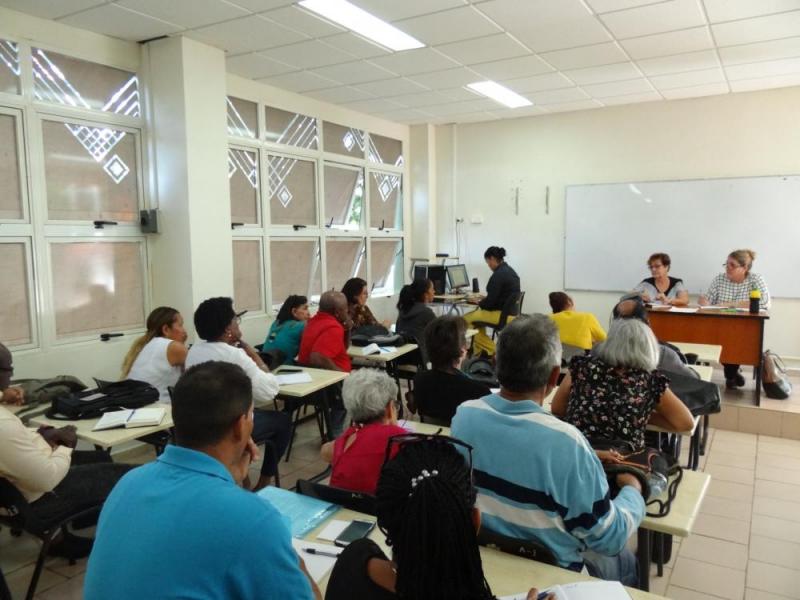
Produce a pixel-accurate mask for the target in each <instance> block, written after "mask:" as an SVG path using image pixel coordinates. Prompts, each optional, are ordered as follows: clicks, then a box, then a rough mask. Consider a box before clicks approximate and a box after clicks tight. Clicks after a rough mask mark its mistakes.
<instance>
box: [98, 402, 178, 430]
mask: <svg viewBox="0 0 800 600" xmlns="http://www.w3.org/2000/svg"><path fill="white" fill-rule="evenodd" d="M166 412H167V411H166V410H165V409H164V408H162V407H158V406H156V407H152V408H136V409H123V410H115V411H113V412H107V413H105V414H104V415H103V416H102V417H100V420H99V421H97V423H95V425H94V427H92V431H105V430H106V429H116V428H117V427H124V428H125V429H132V428H134V427H155V426H156V425H161V421H163V420H164V415H165V414H166Z"/></svg>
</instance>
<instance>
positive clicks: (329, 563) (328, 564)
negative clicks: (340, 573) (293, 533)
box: [292, 538, 342, 583]
mask: <svg viewBox="0 0 800 600" xmlns="http://www.w3.org/2000/svg"><path fill="white" fill-rule="evenodd" d="M292 546H294V549H295V552H297V554H298V555H299V556H300V558H302V559H303V561H304V562H305V563H306V569H308V574H309V575H311V578H312V579H313V580H314V581H316V582H317V583H319V582H320V581H322V580H323V579H324V578H325V575H327V574H328V571H330V570H331V569H332V568H333V565H335V564H336V559H335V558H333V557H330V556H321V555H319V554H311V553H309V552H306V551H305V550H304V549H305V548H313V549H314V550H319V551H321V552H329V553H331V554H336V555H337V556H338V555H339V554H340V553H341V552H342V548H338V547H336V546H331V545H330V544H315V543H314V542H307V541H305V540H298V539H297V538H292Z"/></svg>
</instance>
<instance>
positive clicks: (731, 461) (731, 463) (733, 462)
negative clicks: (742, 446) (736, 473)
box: [708, 451, 756, 469]
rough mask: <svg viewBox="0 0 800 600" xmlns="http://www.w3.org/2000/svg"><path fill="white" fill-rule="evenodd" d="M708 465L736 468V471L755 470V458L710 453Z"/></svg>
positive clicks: (725, 453) (724, 453)
mask: <svg viewBox="0 0 800 600" xmlns="http://www.w3.org/2000/svg"><path fill="white" fill-rule="evenodd" d="M708 464H709V465H722V466H725V467H736V468H737V469H755V468H756V457H755V456H742V455H741V454H728V453H727V452H716V451H712V452H711V453H710V455H709V456H708Z"/></svg>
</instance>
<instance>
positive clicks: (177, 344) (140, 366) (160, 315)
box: [122, 306, 187, 402]
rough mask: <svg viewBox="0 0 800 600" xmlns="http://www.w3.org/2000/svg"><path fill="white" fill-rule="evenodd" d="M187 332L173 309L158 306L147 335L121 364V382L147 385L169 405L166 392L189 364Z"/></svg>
mask: <svg viewBox="0 0 800 600" xmlns="http://www.w3.org/2000/svg"><path fill="white" fill-rule="evenodd" d="M185 341H186V329H184V327H183V317H182V316H181V313H179V312H178V311H177V310H175V309H174V308H170V307H169V306H159V307H158V308H156V309H155V310H154V311H153V312H151V313H150V316H149V317H147V332H146V333H145V334H144V335H143V336H142V337H140V338H138V339H137V340H136V341H135V342H133V345H132V346H131V349H130V350H129V351H128V354H127V356H125V360H124V361H123V363H122V379H136V380H137V381H146V382H147V383H149V384H150V385H152V386H153V387H154V388H156V389H157V390H158V393H159V400H160V401H161V402H169V392H168V391H167V388H168V387H170V386H173V385H175V384H176V383H177V381H178V378H179V377H180V376H181V373H183V363H184V362H186V354H187V350H186V346H185V345H184V342H185Z"/></svg>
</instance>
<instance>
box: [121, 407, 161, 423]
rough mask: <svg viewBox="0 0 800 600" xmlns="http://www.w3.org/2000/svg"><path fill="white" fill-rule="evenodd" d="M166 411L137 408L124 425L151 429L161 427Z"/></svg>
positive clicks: (157, 408)
mask: <svg viewBox="0 0 800 600" xmlns="http://www.w3.org/2000/svg"><path fill="white" fill-rule="evenodd" d="M165 414H166V411H165V410H164V409H163V408H160V407H155V408H137V409H136V410H135V411H133V414H132V415H131V416H130V418H129V419H128V420H127V422H126V423H125V427H127V428H131V427H153V426H155V425H161V421H163V420H164V415H165Z"/></svg>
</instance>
